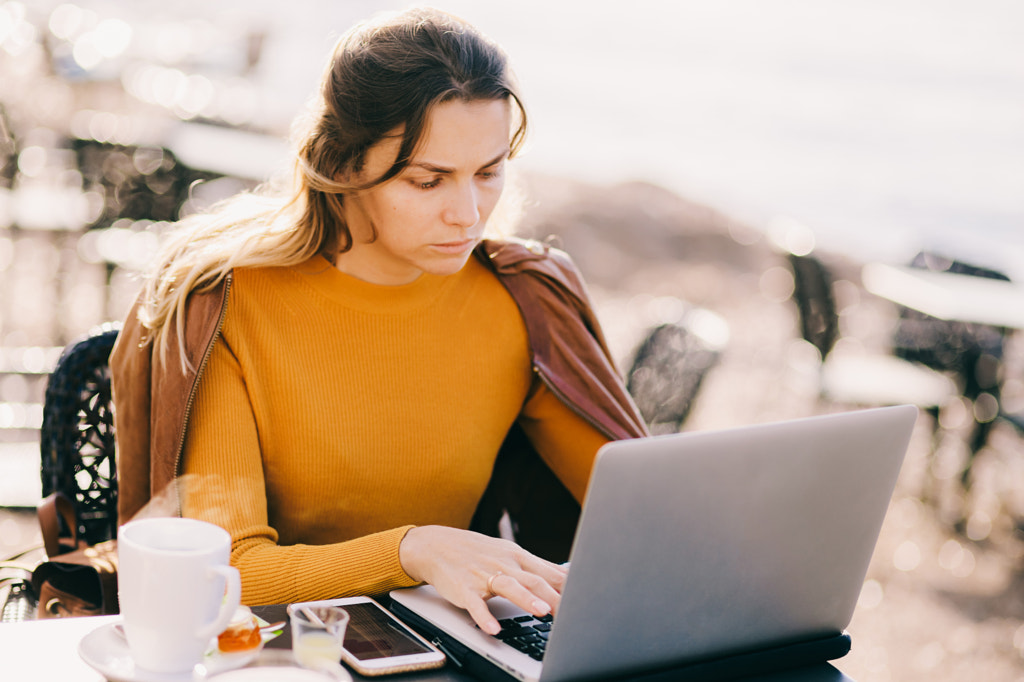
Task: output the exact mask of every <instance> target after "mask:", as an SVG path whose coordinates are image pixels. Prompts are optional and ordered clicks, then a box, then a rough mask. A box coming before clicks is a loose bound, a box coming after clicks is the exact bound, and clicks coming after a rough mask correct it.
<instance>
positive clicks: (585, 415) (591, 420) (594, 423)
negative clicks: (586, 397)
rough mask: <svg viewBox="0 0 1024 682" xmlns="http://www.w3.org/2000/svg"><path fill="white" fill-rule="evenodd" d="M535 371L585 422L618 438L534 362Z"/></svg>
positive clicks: (606, 434) (603, 432)
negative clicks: (560, 388) (558, 386)
mask: <svg viewBox="0 0 1024 682" xmlns="http://www.w3.org/2000/svg"><path fill="white" fill-rule="evenodd" d="M533 372H534V374H536V375H537V376H538V377H540V380H541V381H542V382H543V383H544V385H545V386H547V388H548V390H549V391H551V392H552V393H554V394H555V396H556V397H557V398H558V399H559V400H560V401H562V404H563V405H565V406H566V407H568V408H569V409H570V410H572V411H573V412H574V413H576V416H578V417H580V418H581V419H583V420H584V421H585V422H587V423H588V424H590V425H591V426H593V427H594V428H595V429H597V430H598V431H599V432H600V433H601V434H602V435H603V436H604V437H605V438H607V439H608V440H616V437H615V435H614V434H613V433H611V432H610V431H609V430H608V428H607V427H605V426H604V425H603V424H601V423H600V422H599V421H598V420H597V419H596V418H594V417H592V416H591V415H590V414H588V413H587V412H586V411H584V410H583V409H582V408H580V407H579V406H577V405H576V403H574V402H573V401H571V400H569V398H568V397H567V396H566V395H565V393H563V392H562V391H560V390H558V388H556V387H555V385H554V382H552V381H551V380H550V379H549V378H548V377H547V375H545V374H544V372H542V371H541V369H540V367H538V366H537V364H536V363H534V364H533Z"/></svg>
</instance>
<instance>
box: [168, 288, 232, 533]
mask: <svg viewBox="0 0 1024 682" xmlns="http://www.w3.org/2000/svg"><path fill="white" fill-rule="evenodd" d="M231 282H232V277H231V275H230V274H228V275H227V277H225V278H224V295H223V296H222V297H221V304H220V316H219V317H218V318H217V328H216V329H214V331H213V336H211V337H210V342H209V343H208V344H206V350H205V351H204V352H203V359H202V360H200V361H199V366H198V367H197V368H196V377H195V379H193V380H192V388H191V389H189V393H188V401H187V402H186V403H185V414H184V417H183V419H182V422H181V437H180V438H179V439H178V450H177V452H175V454H174V479H175V481H177V480H178V479H179V478H180V477H181V456H182V454H183V453H184V451H185V437H186V434H187V433H188V423H189V420H190V418H191V416H192V405H193V403H195V400H196V392H197V391H198V389H199V379H200V377H202V376H203V370H205V369H206V363H207V361H208V360H209V359H210V355H211V354H212V353H213V345H214V344H215V343H217V337H218V336H220V330H221V328H223V327H224V318H225V317H226V316H227V311H228V305H227V301H228V295H229V294H230V293H231ZM174 487H175V496H174V497H175V504H176V505H177V515H178V516H181V491H179V490H178V486H177V483H175V486H174Z"/></svg>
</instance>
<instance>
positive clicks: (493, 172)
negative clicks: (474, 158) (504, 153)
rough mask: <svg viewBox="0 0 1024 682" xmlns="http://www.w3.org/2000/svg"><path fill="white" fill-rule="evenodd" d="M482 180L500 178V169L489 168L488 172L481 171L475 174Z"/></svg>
mask: <svg viewBox="0 0 1024 682" xmlns="http://www.w3.org/2000/svg"><path fill="white" fill-rule="evenodd" d="M477 175H479V176H480V177H481V178H483V179H484V180H491V179H492V178H499V177H501V168H491V169H490V170H482V171H480V172H479V173H477Z"/></svg>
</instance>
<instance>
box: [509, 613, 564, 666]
mask: <svg viewBox="0 0 1024 682" xmlns="http://www.w3.org/2000/svg"><path fill="white" fill-rule="evenodd" d="M553 620H554V618H553V617H552V616H551V615H547V616H541V617H539V618H537V617H535V616H531V615H525V616H516V617H515V618H504V619H502V620H499V621H498V624H499V625H501V632H499V633H498V634H496V635H494V637H496V638H497V639H500V640H501V641H503V642H505V643H506V644H508V645H509V646H511V647H513V648H515V649H518V650H519V651H522V652H523V653H524V654H526V655H527V656H529V657H530V658H532V659H534V660H537V661H540V660H543V659H544V649H545V647H547V645H548V636H549V635H550V634H551V624H552V621H553Z"/></svg>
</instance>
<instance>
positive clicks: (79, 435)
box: [39, 326, 118, 544]
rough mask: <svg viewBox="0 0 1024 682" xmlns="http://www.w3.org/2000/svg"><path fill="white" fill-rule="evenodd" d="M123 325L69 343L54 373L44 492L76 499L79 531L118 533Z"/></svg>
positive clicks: (43, 436) (85, 536)
mask: <svg viewBox="0 0 1024 682" xmlns="http://www.w3.org/2000/svg"><path fill="white" fill-rule="evenodd" d="M117 333H118V329H117V328H116V327H114V326H105V327H103V328H101V329H100V330H98V331H96V332H94V333H92V334H90V335H89V336H87V337H85V338H83V339H80V340H78V341H76V342H73V343H71V344H69V345H68V346H67V347H66V348H65V349H64V353H63V354H62V355H61V357H60V359H59V360H58V361H57V366H56V368H55V369H54V370H53V373H52V374H51V375H50V379H49V383H48V384H47V387H46V398H45V401H44V403H43V425H42V429H41V431H40V443H39V445H40V454H41V472H40V473H41V476H42V488H43V496H44V497H45V496H47V495H49V494H51V493H54V492H61V493H63V494H64V495H66V496H67V497H69V498H70V499H71V500H73V501H74V503H75V508H76V511H77V516H78V519H79V528H78V537H79V539H80V540H85V541H86V542H88V543H89V544H96V543H99V542H103V541H105V540H109V539H111V538H113V537H116V535H117V467H116V465H115V459H114V421H113V413H112V411H111V404H112V403H111V395H110V368H109V358H110V351H111V349H112V348H113V346H114V341H115V340H116V339H117Z"/></svg>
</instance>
